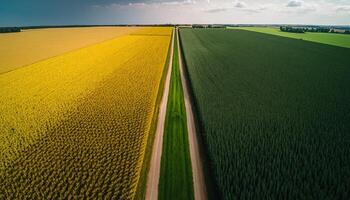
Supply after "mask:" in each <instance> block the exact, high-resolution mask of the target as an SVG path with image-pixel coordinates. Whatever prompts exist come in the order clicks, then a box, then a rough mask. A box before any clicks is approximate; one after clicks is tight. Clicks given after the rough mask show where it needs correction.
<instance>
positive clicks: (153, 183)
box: [145, 31, 175, 200]
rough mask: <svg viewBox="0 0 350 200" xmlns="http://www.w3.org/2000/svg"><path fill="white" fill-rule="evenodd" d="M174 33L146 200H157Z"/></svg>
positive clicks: (148, 177)
mask: <svg viewBox="0 0 350 200" xmlns="http://www.w3.org/2000/svg"><path fill="white" fill-rule="evenodd" d="M174 34H175V33H174V31H173V36H172V41H171V48H170V58H169V66H168V71H167V75H166V79H165V85H164V93H163V97H162V100H161V103H160V107H159V113H158V122H157V130H156V133H155V134H156V135H155V138H154V142H153V148H152V157H151V162H150V169H149V172H148V175H147V185H146V197H145V199H147V200H157V199H158V183H159V175H160V161H161V158H162V151H163V134H164V124H165V115H166V108H167V102H168V96H169V85H170V75H171V69H172V66H173V49H174Z"/></svg>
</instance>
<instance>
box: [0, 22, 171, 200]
mask: <svg viewBox="0 0 350 200" xmlns="http://www.w3.org/2000/svg"><path fill="white" fill-rule="evenodd" d="M55 30H57V29H52V30H50V32H51V31H55ZM130 30H131V29H129V28H126V29H125V30H123V29H118V30H117V32H115V33H113V34H114V35H115V34H117V35H120V34H121V33H123V34H125V33H129V32H130ZM37 31H38V32H40V30H37ZM43 31H44V32H45V30H43ZM58 31H61V30H58ZM77 31H78V30H77ZM171 31H172V28H145V29H141V31H140V32H138V31H136V32H134V35H124V36H121V37H117V38H114V39H111V40H108V41H103V42H99V43H96V44H94V45H90V46H88V47H84V48H81V49H79V50H76V51H71V52H68V53H63V54H60V55H57V56H54V57H50V58H48V59H45V60H42V61H39V62H35V63H33V64H30V65H28V66H26V67H22V68H17V69H14V70H12V71H9V72H6V73H2V74H0V183H1V184H0V199H40V198H43V197H44V198H45V199H50V198H53V199H57V198H59V197H61V198H68V197H75V198H88V199H97V198H98V197H100V198H102V197H104V198H106V199H111V198H112V197H113V198H116V199H133V198H134V195H135V192H136V190H137V186H138V183H139V178H140V175H141V174H140V173H141V168H142V166H143V158H144V155H145V149H146V145H147V141H148V136H149V134H150V129H151V123H152V119H153V117H154V109H155V104H156V99H157V98H158V88H159V84H160V81H161V78H162V75H163V74H162V73H163V67H164V64H165V61H166V57H167V54H168V48H169V44H170V38H171ZM63 32H65V34H67V35H66V38H67V37H68V38H70V35H69V29H67V30H64V31H63ZM70 33H71V34H75V32H74V31H72V32H70ZM24 34H25V33H24ZM52 34H53V33H52ZM55 34H58V33H55ZM19 36H20V34H19V35H18V37H19ZM74 37H76V38H77V37H78V36H74ZM82 37H84V36H82ZM27 39H28V43H31V42H32V39H31V38H30V37H29V38H27ZM70 39H72V38H70ZM21 40H24V38H21ZM88 40H89V39H88ZM90 41H92V40H90ZM94 41H96V40H94ZM70 42H72V41H71V40H70ZM81 42H82V43H84V42H83V41H81ZM32 45H33V44H32ZM57 45H58V43H57ZM1 48H2V47H1ZM33 48H35V47H34V46H33ZM41 51H42V49H41ZM38 52H39V50H38ZM23 53H24V52H23ZM27 53H28V54H31V53H32V52H30V51H28V52H27ZM1 56H2V55H1ZM47 56H48V55H47ZM51 56H52V55H51ZM8 59H20V55H18V56H15V57H9V58H8Z"/></svg>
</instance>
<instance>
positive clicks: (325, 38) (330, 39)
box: [230, 27, 350, 48]
mask: <svg viewBox="0 0 350 200" xmlns="http://www.w3.org/2000/svg"><path fill="white" fill-rule="evenodd" d="M230 29H231V28H230ZM232 29H240V30H247V31H255V32H259V33H266V34H271V35H278V36H283V37H289V38H294V39H303V40H307V41H312V42H318V43H323V44H329V45H334V46H339V47H346V48H350V35H346V34H335V33H310V32H306V33H289V32H282V31H280V30H279V29H278V28H265V27H237V28H232Z"/></svg>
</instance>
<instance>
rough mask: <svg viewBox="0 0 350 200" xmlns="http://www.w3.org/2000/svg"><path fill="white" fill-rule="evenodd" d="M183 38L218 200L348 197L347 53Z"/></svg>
mask: <svg viewBox="0 0 350 200" xmlns="http://www.w3.org/2000/svg"><path fill="white" fill-rule="evenodd" d="M180 34H181V41H182V44H183V50H184V57H185V61H186V65H187V70H188V73H189V79H190V82H191V87H192V91H193V96H194V100H195V101H194V104H195V107H196V110H197V112H198V113H197V116H199V119H198V120H199V122H200V127H199V129H200V136H201V137H202V139H203V140H204V144H205V145H206V150H207V152H208V155H207V156H208V158H209V160H210V162H211V165H210V166H211V170H212V172H213V175H214V179H215V183H216V185H217V186H218V189H219V194H218V195H221V197H222V199H349V198H350V190H349V188H350V181H349V180H350V179H349V177H350V148H349V146H350V123H349V122H350V100H349V99H350V76H349V74H350V66H349V58H348V57H349V55H350V49H346V48H341V47H336V46H330V45H324V44H320V43H314V42H307V41H304V40H295V39H290V38H286V37H277V36H273V35H268V34H261V33H257V32H252V31H244V30H227V29H181V32H180ZM306 35H307V34H306Z"/></svg>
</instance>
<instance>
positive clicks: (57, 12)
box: [0, 0, 350, 26]
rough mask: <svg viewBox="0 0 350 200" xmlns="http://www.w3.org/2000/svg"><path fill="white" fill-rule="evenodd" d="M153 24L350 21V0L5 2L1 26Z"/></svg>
mask: <svg viewBox="0 0 350 200" xmlns="http://www.w3.org/2000/svg"><path fill="white" fill-rule="evenodd" d="M153 23H291V24H293V23H297V24H342V25H350V0H71V1H69V0H60V1H59V0H46V1H45V0H0V26H22V25H66V24H67V25H69V24H153Z"/></svg>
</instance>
